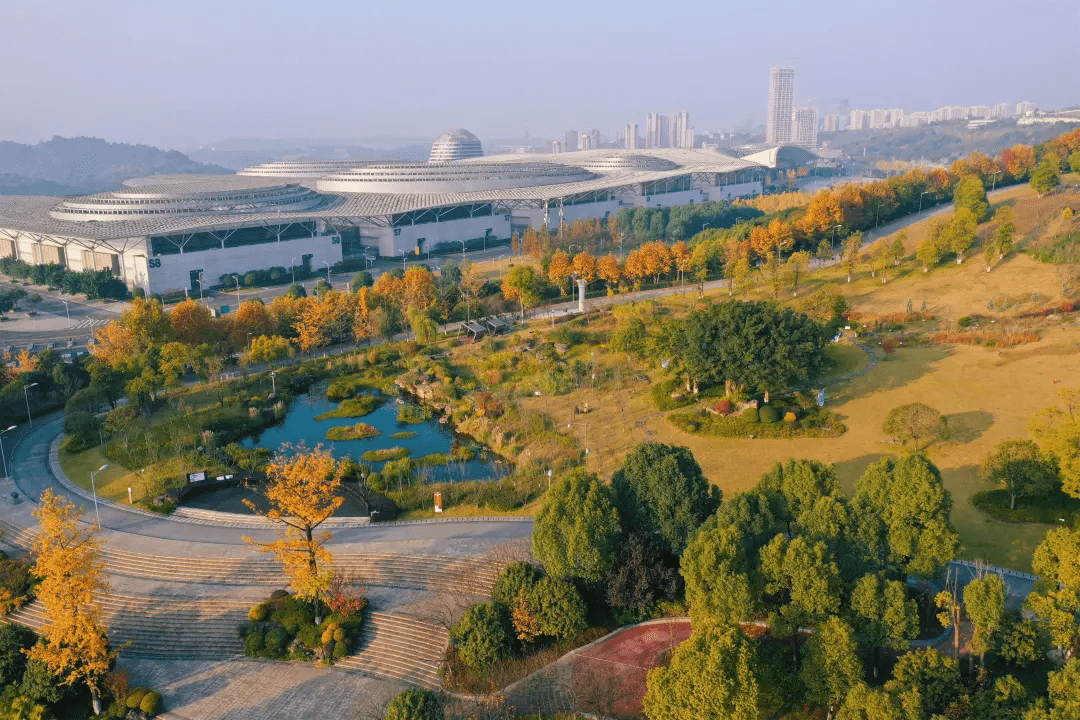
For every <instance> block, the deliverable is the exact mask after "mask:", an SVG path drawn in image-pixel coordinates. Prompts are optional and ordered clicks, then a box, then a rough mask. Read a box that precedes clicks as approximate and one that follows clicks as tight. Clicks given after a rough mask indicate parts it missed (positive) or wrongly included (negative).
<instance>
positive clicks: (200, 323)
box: [169, 298, 220, 346]
mask: <svg viewBox="0 0 1080 720" xmlns="http://www.w3.org/2000/svg"><path fill="white" fill-rule="evenodd" d="M169 322H171V323H172V326H173V331H174V332H175V333H176V338H177V339H178V340H179V341H180V342H182V343H184V344H186V345H191V346H195V345H200V344H202V343H211V342H214V341H215V340H217V339H218V338H219V337H220V335H219V333H218V330H217V325H216V324H215V322H214V318H213V316H211V315H210V311H209V310H208V309H207V308H206V306H205V305H200V304H199V303H197V302H195V301H194V300H191V299H190V298H189V299H187V300H184V301H183V302H180V303H178V304H177V305H176V307H174V308H173V309H172V312H170V313H169Z"/></svg>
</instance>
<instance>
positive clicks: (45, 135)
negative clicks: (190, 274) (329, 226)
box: [0, 0, 1080, 150]
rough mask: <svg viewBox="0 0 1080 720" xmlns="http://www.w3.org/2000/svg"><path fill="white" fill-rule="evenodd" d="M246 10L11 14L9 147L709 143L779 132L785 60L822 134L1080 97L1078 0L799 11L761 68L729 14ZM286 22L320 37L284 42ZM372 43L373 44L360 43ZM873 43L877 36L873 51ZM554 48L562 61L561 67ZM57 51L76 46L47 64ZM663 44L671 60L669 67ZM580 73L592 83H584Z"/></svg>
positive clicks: (0, 129) (762, 12) (20, 9)
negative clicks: (255, 141) (450, 131)
mask: <svg viewBox="0 0 1080 720" xmlns="http://www.w3.org/2000/svg"><path fill="white" fill-rule="evenodd" d="M248 5H249V4H247V3H242V2H241V3H234V4H226V5H222V4H211V3H209V2H206V0H192V2H191V3H187V4H185V6H184V7H183V8H182V9H180V8H178V7H176V6H156V5H139V6H131V5H128V4H127V3H125V2H123V1H122V0H102V2H99V3H95V4H94V5H93V6H84V5H82V4H79V3H75V2H72V1H70V0H51V1H50V0H45V1H44V2H34V3H32V2H29V0H12V2H11V3H10V4H9V6H8V12H7V19H8V21H9V22H8V28H9V39H8V48H9V53H8V79H9V81H8V82H6V83H5V84H4V85H3V87H0V103H3V106H4V107H5V108H17V109H18V111H17V112H4V113H2V114H0V140H11V141H16V142H24V143H26V142H28V143H35V142H38V141H41V140H47V139H49V138H51V137H53V136H55V135H60V136H65V137H77V136H91V137H102V138H105V139H107V140H110V141H114V142H125V143H145V144H150V145H156V146H158V147H164V148H175V149H181V150H186V149H191V148H195V147H198V146H200V145H209V144H213V143H217V142H221V141H224V140H227V139H230V138H263V139H271V138H311V139H326V140H332V139H343V138H350V139H357V140H364V139H368V138H379V137H382V138H386V137H387V136H390V137H392V138H400V139H403V140H419V139H423V140H427V141H430V139H432V138H434V137H435V136H437V135H438V133H439V132H441V131H443V130H445V129H446V128H447V127H464V128H469V129H470V130H471V131H473V132H475V133H476V134H477V135H478V136H479V137H481V138H482V139H483V138H507V137H524V136H526V133H527V134H528V136H530V137H536V138H558V137H559V136H560V135H561V133H562V132H563V130H564V129H565V128H568V127H579V128H580V127H590V128H597V127H598V128H609V129H610V128H617V127H622V126H623V125H624V124H625V123H627V122H628V121H629V122H637V123H639V124H640V125H641V126H642V128H644V120H645V115H646V114H647V113H648V112H655V109H656V108H669V110H668V112H670V113H675V112H678V111H681V110H685V111H688V112H689V113H690V114H691V115H692V116H693V117H694V119H695V122H694V125H695V126H696V128H697V129H698V132H699V133H701V132H706V131H711V130H730V129H734V128H739V127H743V126H745V125H746V121H747V120H748V119H749V120H750V123H751V124H752V125H754V126H761V125H763V124H764V122H765V109H766V92H765V88H764V87H763V85H764V82H763V80H762V78H766V77H767V74H768V72H769V69H770V68H773V67H780V66H788V65H790V66H793V67H795V68H796V70H797V72H798V75H799V82H798V86H797V87H796V89H795V94H794V97H793V103H792V105H793V107H805V106H812V107H816V108H818V116H819V118H820V117H822V116H823V115H825V114H827V112H828V111H829V108H831V106H832V105H833V104H834V102H835V98H840V97H846V98H851V103H852V105H851V106H852V107H853V108H854V107H860V108H874V107H878V108H916V107H918V108H936V107H941V106H944V105H958V106H970V105H977V104H988V105H990V106H993V105H995V104H997V103H1000V102H1005V101H1008V102H1010V103H1017V102H1021V101H1025V100H1028V101H1032V102H1034V103H1035V104H1036V105H1038V106H1039V107H1040V108H1044V109H1057V108H1063V107H1069V106H1073V105H1076V104H1077V103H1078V102H1080V67H1078V66H1077V65H1076V64H1074V63H1071V62H1069V58H1068V56H1067V55H1065V53H1066V52H1067V50H1066V48H1067V47H1070V41H1071V37H1070V32H1071V31H1070V28H1072V27H1075V25H1076V23H1077V21H1080V6H1077V5H1076V4H1075V3H1068V2H1064V1H1062V2H1044V3H1041V4H1040V6H1039V12H1030V13H1022V14H1021V13H1016V12H1014V11H1012V10H1011V7H1012V6H1010V5H1006V4H1005V3H1004V2H1003V1H999V2H989V3H983V4H981V5H980V6H979V8H980V12H979V13H977V14H972V13H971V12H969V10H970V8H967V7H966V6H967V3H955V4H950V5H949V6H948V7H942V6H939V5H935V4H932V3H930V2H929V1H928V0H927V1H925V2H924V1H919V2H912V3H905V4H901V5H897V6H895V7H893V6H890V7H866V6H865V4H859V3H855V2H838V3H833V4H830V5H828V6H823V7H822V8H821V10H820V12H816V13H813V14H812V15H811V16H808V17H804V15H805V14H804V13H798V12H794V10H795V9H796V7H797V6H795V5H794V4H793V3H783V2H782V3H780V6H779V7H778V8H776V7H771V8H746V9H743V10H741V11H740V12H741V15H740V20H739V24H740V25H741V26H745V27H759V28H762V29H764V28H768V31H769V33H770V35H771V36H772V38H773V42H771V43H770V46H771V47H776V48H783V50H782V51H781V50H770V51H765V52H762V51H761V46H760V41H759V40H758V39H757V36H756V34H755V33H733V32H729V31H726V30H724V28H725V27H727V23H728V22H729V21H730V18H728V17H726V13H725V12H723V11H722V10H719V9H717V8H716V7H715V6H714V5H712V4H709V3H706V2H703V1H702V2H698V1H695V0H691V2H688V3H684V4H683V5H680V7H679V9H678V11H677V12H676V13H674V14H672V15H670V17H668V18H665V19H663V20H661V21H659V22H656V23H641V22H639V21H637V20H635V19H634V18H633V17H622V16H620V15H619V14H618V13H611V12H610V11H607V10H605V9H603V8H596V7H579V6H576V5H574V6H571V5H570V4H569V3H565V2H562V0H556V2H555V3H554V5H553V6H552V7H551V8H550V9H551V12H552V14H553V16H561V13H562V12H563V11H564V10H565V11H566V16H568V17H569V16H571V15H572V16H574V17H575V22H574V23H567V24H563V25H560V26H558V27H550V28H548V27H542V26H540V25H538V24H537V21H536V20H535V18H533V17H532V16H529V15H525V14H522V13H505V12H503V11H502V10H500V9H499V8H498V7H497V6H495V5H494V4H492V3H486V2H485V3H471V4H467V5H464V6H463V7H462V8H460V11H459V12H455V13H453V14H452V15H448V16H446V17H442V16H440V15H439V14H438V13H432V12H426V11H425V12H423V13H421V14H420V15H419V16H418V17H413V16H412V15H411V14H410V12H409V11H407V10H406V8H404V7H399V6H378V7H369V6H358V5H346V4H341V3H337V2H329V1H323V2H319V1H318V0H317V1H316V2H315V3H311V4H309V5H307V6H305V7H304V9H303V12H300V11H297V10H295V9H294V8H295V6H293V5H285V4H280V5H279V4H275V3H270V4H267V5H266V6H265V7H264V6H261V5H260V6H258V12H253V11H252V9H253V8H255V7H256V6H254V5H251V6H250V7H249V6H248ZM406 16H408V17H406ZM331 18H332V20H333V21H332V22H329V20H330V19H331ZM373 27H384V28H403V29H402V30H399V31H395V32H386V33H378V32H371V31H370V30H371V28H373ZM598 27H603V28H605V32H603V33H597V32H596V29H597V28H598ZM163 28H168V30H167V31H164V30H163ZM283 28H289V36H290V37H304V38H305V39H306V40H305V41H304V42H291V41H289V42H285V41H283V40H282V32H283V30H282V29H283ZM359 28H366V29H367V32H365V34H364V38H365V39H364V42H363V43H357V42H355V38H354V36H353V35H352V34H351V33H353V32H354V31H355V30H356V29H359ZM868 28H881V32H880V33H877V34H876V35H874V36H873V39H872V42H870V41H869V40H868V38H867V32H868ZM957 37H970V38H972V42H973V43H974V42H976V40H977V42H978V45H979V46H980V47H990V48H992V47H994V46H996V45H1000V46H1006V45H1007V46H1009V47H1032V48H1034V47H1038V48H1039V49H1040V51H1039V52H1038V53H994V52H986V53H972V54H971V56H970V60H969V61H965V62H955V63H940V62H938V61H937V57H938V55H937V54H936V53H933V52H928V51H927V50H929V49H931V48H933V47H939V46H940V47H944V46H949V47H952V46H953V45H954V44H955V39H956V38H957ZM255 38H259V39H260V42H259V43H256V44H255V46H254V47H255V49H254V50H253V45H252V42H251V41H252V40H253V39H255ZM275 38H276V39H275ZM823 38H831V39H832V40H831V41H830V42H829V43H823V42H822V39H823ZM553 39H557V40H558V44H559V45H560V47H563V48H564V50H562V51H560V52H558V53H552V52H550V44H551V42H552V41H553ZM868 42H869V44H867V43H868ZM406 45H407V46H408V48H409V49H410V50H409V52H401V50H402V48H403V47H405V46H406ZM58 46H63V47H64V48H65V52H64V53H48V52H45V53H43V52H41V48H42V47H58ZM649 47H664V48H667V49H666V50H665V52H666V55H665V58H666V60H665V62H664V63H661V64H659V65H658V64H656V63H655V62H654V61H653V59H652V54H651V53H650V52H647V51H645V48H649ZM863 47H866V48H870V47H872V48H873V52H861V51H860V50H859V48H863ZM920 48H921V50H920ZM781 52H782V53H783V56H779V55H780V53H781ZM586 68H592V69H593V71H594V72H593V81H592V82H588V83H586V82H581V81H580V78H582V77H583V75H582V74H581V71H582V70H583V69H586ZM615 68H618V70H615ZM522 78H529V80H528V82H522V81H521V79H522ZM195 79H197V81H195ZM58 88H63V92H58V91H57V89H58ZM345 88H348V89H349V91H348V92H343V89H345ZM598 90H599V91H598ZM320 91H322V92H320ZM290 98H292V99H291V100H290Z"/></svg>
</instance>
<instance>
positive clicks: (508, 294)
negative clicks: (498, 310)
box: [502, 265, 543, 320]
mask: <svg viewBox="0 0 1080 720" xmlns="http://www.w3.org/2000/svg"><path fill="white" fill-rule="evenodd" d="M542 283H543V280H542V279H541V277H540V276H539V275H538V274H537V272H536V270H535V269H534V268H533V266H532V265H515V266H514V267H513V268H511V269H510V272H508V273H506V275H505V276H504V278H503V283H502V294H503V297H504V298H506V299H507V300H508V301H510V302H514V301H515V300H517V301H518V303H519V304H520V305H521V319H522V320H524V319H525V309H526V308H531V307H535V306H536V305H537V304H539V302H540V297H541V296H540V293H541V290H542V289H543V285H542Z"/></svg>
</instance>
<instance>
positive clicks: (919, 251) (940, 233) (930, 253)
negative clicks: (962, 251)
mask: <svg viewBox="0 0 1080 720" xmlns="http://www.w3.org/2000/svg"><path fill="white" fill-rule="evenodd" d="M944 234H945V226H944V224H942V223H941V221H940V220H933V221H931V223H930V229H929V230H928V231H927V233H926V237H925V238H923V240H922V242H920V243H919V246H918V247H917V248H915V258H916V259H917V260H918V261H919V263H920V264H921V265H922V271H923V272H929V271H930V268H932V267H934V266H935V265H937V264H938V262H939V261H940V260H941V256H942V254H943V252H944Z"/></svg>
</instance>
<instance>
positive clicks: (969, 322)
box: [956, 315, 979, 329]
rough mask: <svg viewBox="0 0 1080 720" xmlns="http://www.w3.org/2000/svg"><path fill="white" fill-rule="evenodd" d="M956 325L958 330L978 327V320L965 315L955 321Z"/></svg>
mask: <svg viewBox="0 0 1080 720" xmlns="http://www.w3.org/2000/svg"><path fill="white" fill-rule="evenodd" d="M956 324H957V325H958V326H959V327H960V329H964V328H969V327H972V326H973V325H978V324H979V320H978V318H973V317H972V316H970V315H965V316H964V317H962V318H960V319H959V320H957V321H956Z"/></svg>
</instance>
